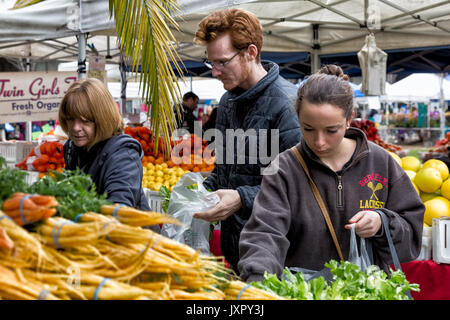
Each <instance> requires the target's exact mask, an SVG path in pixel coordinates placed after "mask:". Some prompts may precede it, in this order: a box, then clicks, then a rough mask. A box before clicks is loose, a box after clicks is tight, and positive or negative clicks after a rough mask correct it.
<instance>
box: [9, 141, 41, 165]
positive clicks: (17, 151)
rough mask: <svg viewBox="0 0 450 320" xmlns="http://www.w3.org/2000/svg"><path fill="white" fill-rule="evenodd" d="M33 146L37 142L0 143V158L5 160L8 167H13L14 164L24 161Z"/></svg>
mask: <svg viewBox="0 0 450 320" xmlns="http://www.w3.org/2000/svg"><path fill="white" fill-rule="evenodd" d="M35 146H37V142H29V141H15V142H0V156H2V157H3V158H5V160H6V162H7V163H8V166H9V167H14V165H15V164H16V163H18V162H20V161H22V160H23V159H25V157H26V156H27V155H28V154H29V153H30V152H31V150H32V149H33V148H34V147H35Z"/></svg>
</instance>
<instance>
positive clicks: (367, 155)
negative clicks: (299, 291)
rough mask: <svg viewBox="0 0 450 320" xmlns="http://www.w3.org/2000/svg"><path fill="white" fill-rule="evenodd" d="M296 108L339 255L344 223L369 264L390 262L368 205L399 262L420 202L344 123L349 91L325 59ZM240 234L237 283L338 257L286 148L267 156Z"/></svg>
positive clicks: (386, 159)
mask: <svg viewBox="0 0 450 320" xmlns="http://www.w3.org/2000/svg"><path fill="white" fill-rule="evenodd" d="M296 108H297V112H298V115H299V119H300V126H301V131H302V140H301V141H300V143H299V144H298V145H297V146H296V147H295V148H297V149H298V151H299V152H300V153H301V155H302V157H303V159H304V160H305V162H306V165H307V167H308V169H309V171H310V174H311V177H312V179H313V180H314V182H315V184H316V185H317V187H318V189H319V192H320V194H321V196H322V198H323V199H324V202H325V204H326V207H327V210H328V213H329V215H330V218H331V221H332V224H333V227H334V230H335V232H336V235H337V238H338V241H339V244H340V247H341V250H342V254H343V257H344V259H347V258H348V255H349V248H350V224H353V223H355V231H356V234H357V235H358V236H360V237H364V238H369V239H370V240H371V243H372V249H373V257H374V263H375V264H377V265H378V266H380V268H382V269H383V270H385V271H388V270H389V265H390V264H391V263H392V258H391V254H390V251H389V247H388V243H387V239H386V236H385V234H384V230H383V227H382V223H381V218H380V215H379V214H378V213H377V212H375V211H374V210H375V209H380V210H382V211H383V212H384V213H385V215H386V216H387V218H388V221H389V230H390V233H391V236H392V239H393V242H394V245H395V248H396V251H397V254H398V256H399V259H400V262H407V261H411V260H414V259H415V258H416V257H417V256H418V255H419V253H420V249H421V243H422V230H423V216H424V212H425V206H424V205H423V203H422V201H421V200H420V197H419V195H418V194H417V192H416V191H415V189H414V187H413V185H412V183H411V180H410V178H409V177H408V175H407V174H406V173H405V172H404V170H403V169H402V168H401V167H400V166H399V165H398V164H397V162H396V161H395V160H394V158H393V157H392V156H391V155H390V154H389V153H388V152H387V151H385V150H384V149H382V148H381V147H379V146H378V145H376V144H374V143H372V142H370V141H368V140H367V138H366V136H365V134H364V133H363V132H362V131H361V130H359V129H356V128H351V127H350V122H351V120H352V114H353V91H352V89H351V87H350V84H349V83H348V77H347V76H346V75H344V73H343V72H342V69H341V68H340V67H337V66H334V65H328V66H325V67H323V68H322V69H321V70H320V71H319V72H318V73H316V74H314V75H312V76H311V77H309V78H308V80H307V81H305V82H304V83H303V85H302V86H301V87H300V88H299V90H298V99H297V102H296ZM271 167H272V170H271V171H270V172H275V173H274V174H271V175H265V176H264V177H263V180H262V184H261V190H260V192H259V193H258V195H257V196H256V199H255V202H254V205H253V211H252V215H251V216H250V219H249V221H248V222H247V224H246V225H245V227H244V229H243V231H242V233H241V237H240V246H239V252H240V261H239V264H238V269H239V272H240V276H241V278H242V279H243V280H244V281H247V282H251V281H259V280H262V279H263V275H264V272H265V271H267V272H268V273H275V274H277V275H278V276H281V274H282V271H283V269H284V267H300V268H306V269H310V270H321V269H323V268H324V264H325V263H326V262H328V261H330V260H331V259H335V260H338V261H339V260H340V258H339V256H338V253H337V250H336V247H335V244H334V242H333V240H332V237H331V235H330V232H329V229H328V227H327V225H326V223H325V219H324V217H323V214H322V212H321V210H320V208H319V205H318V203H317V201H316V199H315V197H314V195H313V192H312V189H311V186H310V183H309V181H308V178H307V176H306V174H305V172H304V170H303V168H302V167H301V165H300V163H299V162H298V160H297V158H296V156H295V154H294V153H293V151H292V150H290V149H288V150H286V151H284V152H282V153H280V154H279V155H278V157H277V158H276V159H275V160H274V161H272V164H271Z"/></svg>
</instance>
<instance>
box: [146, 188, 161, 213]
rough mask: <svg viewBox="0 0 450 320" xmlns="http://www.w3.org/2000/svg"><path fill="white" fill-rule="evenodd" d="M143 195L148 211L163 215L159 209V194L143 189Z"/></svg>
mask: <svg viewBox="0 0 450 320" xmlns="http://www.w3.org/2000/svg"><path fill="white" fill-rule="evenodd" d="M144 194H145V197H146V198H147V201H148V205H149V206H150V210H151V211H154V212H160V213H163V210H162V208H161V204H162V197H161V196H160V195H159V192H157V191H153V190H150V189H147V188H144Z"/></svg>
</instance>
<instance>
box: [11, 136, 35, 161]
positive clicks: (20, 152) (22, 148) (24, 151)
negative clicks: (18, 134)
mask: <svg viewBox="0 0 450 320" xmlns="http://www.w3.org/2000/svg"><path fill="white" fill-rule="evenodd" d="M37 145H38V143H37V142H36V141H33V142H28V141H27V142H26V141H18V142H17V143H16V159H15V161H16V163H18V162H20V161H22V160H23V159H25V157H26V156H27V155H28V154H29V153H30V152H31V150H33V148H34V147H36V146H37Z"/></svg>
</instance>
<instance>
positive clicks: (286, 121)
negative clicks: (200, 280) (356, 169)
mask: <svg viewBox="0 0 450 320" xmlns="http://www.w3.org/2000/svg"><path fill="white" fill-rule="evenodd" d="M263 66H264V67H265V68H266V70H267V71H268V73H267V75H266V76H265V77H264V78H263V79H261V80H260V81H259V82H258V83H257V84H256V85H255V86H254V87H252V88H251V89H249V90H247V91H243V90H241V89H239V88H238V89H235V90H233V91H228V92H226V93H225V94H224V95H223V96H222V98H221V100H220V104H219V107H218V114H217V121H216V129H217V130H218V131H219V132H220V133H219V132H218V135H220V136H221V137H222V139H221V138H220V137H219V138H218V136H217V135H216V137H215V148H216V164H215V167H214V170H213V172H212V174H211V175H210V176H209V177H208V178H207V179H206V180H205V182H204V185H205V187H206V188H207V189H211V190H214V191H215V190H218V189H234V190H237V191H238V192H239V195H240V197H241V201H242V205H243V207H242V208H241V209H240V210H239V211H237V212H236V213H235V214H233V215H231V216H230V217H229V218H227V219H225V220H224V221H221V248H222V252H223V254H224V256H225V259H226V260H227V261H228V262H229V263H230V264H231V266H232V267H233V268H234V269H235V270H237V269H236V267H237V262H238V261H239V235H240V233H241V230H242V228H243V227H244V224H245V222H246V221H247V220H248V218H249V217H250V214H251V212H252V208H253V201H254V199H255V197H256V194H257V193H258V191H259V189H260V184H261V181H262V169H263V168H265V167H267V165H268V164H269V161H268V159H267V158H271V159H273V158H275V156H276V155H277V154H278V153H280V152H282V151H284V150H286V149H288V148H290V147H292V146H294V145H296V144H297V143H298V142H299V141H300V137H301V133H300V126H299V121H298V116H297V114H296V112H295V110H294V102H295V99H296V95H297V87H296V86H295V85H293V84H291V83H290V82H288V81H287V80H285V79H283V78H282V77H281V76H280V75H279V68H278V65H276V64H275V63H272V62H268V61H265V62H264V61H263ZM229 129H233V130H234V131H233V130H229ZM239 129H242V130H241V133H242V132H244V134H240V133H239ZM252 129H254V130H252ZM271 129H275V130H277V132H275V133H274V132H272V131H271ZM236 130H237V131H236ZM227 132H228V134H229V136H228V138H227ZM230 134H233V135H232V136H231V135H230ZM277 134H278V135H277ZM241 139H243V140H241ZM274 139H276V140H274ZM238 141H242V142H241V143H238ZM274 141H276V142H278V143H279V145H278V148H276V146H274V148H275V150H270V149H271V146H272V143H273V142H274ZM264 144H265V145H266V146H267V149H269V150H268V151H266V150H265V148H264ZM239 146H241V147H242V146H245V149H240V148H239ZM276 149H278V150H276ZM264 156H268V157H264Z"/></svg>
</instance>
